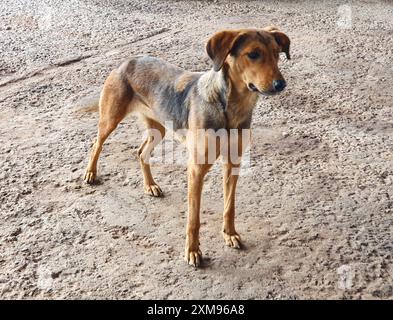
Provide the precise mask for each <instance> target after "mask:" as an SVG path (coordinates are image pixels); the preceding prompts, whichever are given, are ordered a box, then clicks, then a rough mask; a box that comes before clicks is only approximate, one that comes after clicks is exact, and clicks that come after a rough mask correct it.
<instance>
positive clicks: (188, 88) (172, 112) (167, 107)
mask: <svg viewBox="0 0 393 320" xmlns="http://www.w3.org/2000/svg"><path fill="white" fill-rule="evenodd" d="M199 77H200V75H195V76H194V77H193V78H191V79H190V81H189V82H188V83H187V84H186V85H185V86H184V89H183V90H179V91H178V90H176V88H175V87H174V86H173V85H168V86H166V87H165V88H163V89H162V90H161V91H160V93H159V97H158V104H159V107H158V110H157V112H158V113H159V114H160V115H161V116H162V117H163V118H164V120H165V121H173V129H174V130H178V129H184V128H188V114H189V111H190V97H191V95H192V92H193V91H194V90H197V86H196V82H197V81H198V79H199Z"/></svg>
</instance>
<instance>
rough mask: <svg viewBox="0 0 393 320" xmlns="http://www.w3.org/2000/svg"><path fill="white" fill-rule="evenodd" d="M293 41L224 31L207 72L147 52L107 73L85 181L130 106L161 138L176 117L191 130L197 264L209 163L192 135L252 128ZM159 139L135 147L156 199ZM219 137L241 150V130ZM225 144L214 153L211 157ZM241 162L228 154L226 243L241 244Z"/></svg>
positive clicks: (210, 48) (213, 45) (270, 31)
mask: <svg viewBox="0 0 393 320" xmlns="http://www.w3.org/2000/svg"><path fill="white" fill-rule="evenodd" d="M289 45H290V41H289V38H288V37H287V36H286V35H285V34H284V33H282V32H281V31H279V30H278V29H277V28H274V27H268V28H265V29H242V30H231V31H221V32H218V33H216V34H215V35H214V36H213V37H212V38H211V39H210V40H209V41H208V43H207V45H206V50H207V53H208V55H209V57H210V58H211V59H212V61H213V69H212V70H210V71H207V72H187V71H184V70H182V69H180V68H178V67H175V66H173V65H171V64H169V63H167V62H165V61H162V60H160V59H157V58H153V57H149V56H137V57H133V58H131V59H130V60H128V61H126V62H124V63H123V64H122V65H121V66H120V67H119V68H117V69H115V70H113V71H112V72H111V73H110V75H109V77H108V78H107V80H106V81H105V84H104V87H103V90H102V92H101V96H100V100H99V113H100V119H99V124H98V135H97V140H96V141H95V143H94V146H93V148H92V152H91V157H90V161H89V164H88V166H87V169H86V173H85V177H84V180H85V181H86V182H87V183H93V182H94V179H95V177H96V174H97V161H98V157H99V154H100V152H101V150H102V145H103V143H104V141H105V140H106V138H107V137H108V136H109V135H110V133H111V132H112V131H113V130H114V129H115V128H116V127H117V125H118V124H119V123H120V121H121V120H122V119H123V118H124V117H125V116H126V115H127V114H128V113H130V112H138V113H139V115H140V117H141V118H142V120H143V121H144V122H145V124H146V126H147V128H148V129H149V131H150V132H153V131H155V132H159V133H160V139H162V138H163V137H164V135H165V127H164V123H165V122H166V121H172V124H173V129H174V130H178V129H187V130H188V133H187V135H186V136H185V138H186V139H185V141H186V142H187V147H188V149H189V151H190V159H189V163H188V223H187V239H186V248H185V260H186V261H187V262H188V263H189V264H191V265H194V266H199V265H200V263H201V251H200V250H199V227H200V220H199V211H200V200H201V192H202V185H203V180H204V176H205V175H206V173H207V172H208V170H209V168H210V167H211V166H212V163H211V162H212V161H209V159H208V153H209V152H210V150H208V148H209V145H210V144H209V143H204V144H202V145H203V146H202V147H201V144H198V142H197V141H200V140H198V139H195V137H196V136H198V137H200V135H199V134H200V131H201V130H204V129H209V130H206V131H205V133H204V134H202V140H203V141H204V142H206V141H208V140H209V139H210V138H211V135H212V132H213V135H214V133H215V132H217V131H218V130H221V131H224V132H229V131H233V130H235V131H236V132H239V133H241V132H242V131H243V130H246V129H249V128H250V123H251V116H252V110H253V108H254V106H255V104H256V101H257V98H258V94H264V95H272V94H276V93H278V92H280V91H282V90H283V89H284V88H285V80H284V79H283V76H282V75H281V73H280V71H279V68H278V61H279V53H280V52H285V54H286V57H287V58H288V59H289V58H290V55H289ZM231 129H232V130H231ZM193 137H194V138H193ZM160 139H159V138H157V135H156V134H155V135H153V134H150V135H149V136H148V137H147V139H146V140H145V141H144V142H143V143H142V145H141V146H140V148H139V150H138V155H139V157H140V164H141V167H142V172H143V178H144V188H145V191H146V192H147V193H149V194H151V195H153V196H157V197H158V196H161V195H162V191H161V189H160V187H159V186H158V185H157V184H156V182H155V181H154V179H153V176H152V174H151V171H150V165H149V162H148V161H147V159H148V158H149V155H150V154H151V152H152V150H153V148H154V147H155V146H156V145H157V143H158V142H159V140H160ZM213 140H214V137H213ZM218 140H219V141H218ZM209 141H211V140H209ZM215 141H216V142H217V143H218V144H219V145H221V146H224V148H226V150H229V153H230V154H232V151H234V150H235V151H236V152H237V153H238V154H241V153H242V151H243V150H244V147H245V141H243V138H242V135H241V134H239V135H237V136H236V137H235V138H233V135H230V136H229V138H227V139H226V140H225V143H223V139H215ZM221 150H222V149H221V148H220V150H218V151H217V149H216V150H215V151H214V156H213V161H214V160H215V159H216V158H217V157H218V156H220V154H221V153H222V152H221ZM221 155H222V154H221ZM197 158H198V159H199V160H201V158H202V161H197ZM239 166H240V163H239V161H234V160H233V159H232V157H230V156H225V161H224V164H223V175H224V177H223V189H224V223H223V235H224V239H225V242H226V243H227V245H229V246H231V247H234V248H240V246H241V242H240V237H239V235H238V233H237V232H236V229H235V222H234V217H235V189H236V183H237V180H238V173H237V171H235V170H234V169H238V168H239Z"/></svg>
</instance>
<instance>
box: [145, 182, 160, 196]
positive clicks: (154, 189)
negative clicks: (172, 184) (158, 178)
mask: <svg viewBox="0 0 393 320" xmlns="http://www.w3.org/2000/svg"><path fill="white" fill-rule="evenodd" d="M145 193H147V194H148V195H151V196H153V197H162V196H164V193H163V192H162V190H161V188H160V187H159V186H158V185H156V184H149V185H146V186H145Z"/></svg>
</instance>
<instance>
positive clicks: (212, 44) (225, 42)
mask: <svg viewBox="0 0 393 320" xmlns="http://www.w3.org/2000/svg"><path fill="white" fill-rule="evenodd" d="M238 37H239V32H238V31H220V32H217V33H216V34H214V35H213V36H212V37H211V38H210V39H209V41H208V42H207V44H206V51H207V54H208V55H209V57H210V59H212V60H213V68H214V71H219V70H220V69H221V68H222V65H223V64H224V61H225V59H226V57H227V56H228V54H229V52H230V51H231V49H232V47H233V46H234V44H235V42H236V40H237V38H238Z"/></svg>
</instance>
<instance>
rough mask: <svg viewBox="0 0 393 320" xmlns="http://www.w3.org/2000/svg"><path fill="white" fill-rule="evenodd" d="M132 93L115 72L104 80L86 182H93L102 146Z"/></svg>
mask: <svg viewBox="0 0 393 320" xmlns="http://www.w3.org/2000/svg"><path fill="white" fill-rule="evenodd" d="M133 95H134V94H133V91H132V89H131V88H130V87H129V86H128V85H127V84H126V83H125V82H124V81H123V80H122V79H121V77H120V76H119V74H118V73H117V72H115V71H114V72H112V73H111V74H110V75H109V77H108V79H107V80H106V81H105V84H104V88H103V90H102V94H101V98H100V106H99V110H100V119H99V123H98V133H97V139H96V141H95V143H94V145H93V147H92V150H91V155H90V160H89V163H88V165H87V168H86V172H85V176H84V181H85V182H86V183H93V182H94V180H95V178H96V175H97V162H98V158H99V156H100V153H101V151H102V146H103V144H104V142H105V140H106V139H107V138H108V136H109V135H110V134H111V133H112V131H113V130H115V129H116V127H117V126H118V124H119V123H120V121H121V120H123V118H124V117H125V116H126V114H127V113H128V111H129V105H130V102H131V101H132V98H133Z"/></svg>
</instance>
